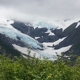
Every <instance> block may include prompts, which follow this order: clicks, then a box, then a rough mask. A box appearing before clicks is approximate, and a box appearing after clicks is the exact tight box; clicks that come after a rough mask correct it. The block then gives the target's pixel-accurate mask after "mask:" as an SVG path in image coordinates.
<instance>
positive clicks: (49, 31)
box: [45, 30, 55, 35]
mask: <svg viewBox="0 0 80 80" xmlns="http://www.w3.org/2000/svg"><path fill="white" fill-rule="evenodd" d="M45 33H49V35H55V34H54V33H52V32H51V30H47V32H45Z"/></svg>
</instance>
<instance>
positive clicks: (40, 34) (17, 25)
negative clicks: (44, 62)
mask: <svg viewBox="0 0 80 80" xmlns="http://www.w3.org/2000/svg"><path fill="white" fill-rule="evenodd" d="M79 31H80V25H79V20H73V21H71V20H70V21H67V22H65V21H63V23H62V22H59V21H58V22H56V21H54V22H53V23H48V22H37V23H34V22H33V23H23V22H19V21H13V20H9V19H0V45H1V46H3V47H4V48H7V47H8V48H10V50H11V49H12V50H13V51H12V52H13V54H16V55H18V52H19V51H20V52H22V53H23V54H26V55H27V54H28V49H30V50H31V54H30V55H31V56H34V53H36V57H41V58H43V57H46V58H48V59H50V60H51V59H52V58H54V59H56V53H58V54H60V53H61V52H64V54H67V52H69V51H73V54H78V55H80V53H79V52H80V32H79ZM5 45H6V47H5ZM8 51H9V50H8Z"/></svg>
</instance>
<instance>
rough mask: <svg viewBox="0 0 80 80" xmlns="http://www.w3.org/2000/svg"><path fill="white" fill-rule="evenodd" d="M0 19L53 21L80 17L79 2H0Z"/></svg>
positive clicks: (64, 0)
mask: <svg viewBox="0 0 80 80" xmlns="http://www.w3.org/2000/svg"><path fill="white" fill-rule="evenodd" d="M0 17H7V18H11V19H15V20H20V21H24V22H27V21H39V20H40V21H53V20H63V19H71V18H79V17H80V0H0Z"/></svg>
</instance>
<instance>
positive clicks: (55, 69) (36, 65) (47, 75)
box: [0, 55, 80, 80]
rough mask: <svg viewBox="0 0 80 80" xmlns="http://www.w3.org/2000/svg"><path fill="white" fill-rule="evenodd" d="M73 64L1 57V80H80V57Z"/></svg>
mask: <svg viewBox="0 0 80 80" xmlns="http://www.w3.org/2000/svg"><path fill="white" fill-rule="evenodd" d="M71 62H72V61H70V60H67V59H61V58H59V59H58V60H57V61H54V62H53V61H48V60H47V59H45V60H39V59H35V58H30V57H28V58H27V59H25V58H23V57H20V58H17V57H14V58H13V59H11V58H10V57H6V56H5V55H0V80H80V57H78V58H77V59H76V61H75V62H74V64H73V65H71V64H72V63H71Z"/></svg>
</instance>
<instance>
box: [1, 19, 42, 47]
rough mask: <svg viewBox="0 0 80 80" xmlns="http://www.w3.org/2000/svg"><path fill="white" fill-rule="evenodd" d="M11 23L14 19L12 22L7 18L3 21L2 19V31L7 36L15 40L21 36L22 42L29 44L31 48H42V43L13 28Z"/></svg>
mask: <svg viewBox="0 0 80 80" xmlns="http://www.w3.org/2000/svg"><path fill="white" fill-rule="evenodd" d="M11 23H12V21H10V22H7V20H6V21H4V20H3V21H2V22H1V21H0V33H1V34H4V35H5V36H6V37H9V38H11V39H13V40H18V38H19V39H20V40H21V41H22V42H24V43H25V44H27V45H28V46H29V47H30V48H34V49H42V47H41V44H40V43H39V42H38V41H36V40H35V39H33V38H31V37H30V36H28V35H25V34H23V33H21V32H20V31H18V30H17V29H15V28H13V27H12V26H11V25H10V24H11ZM17 37H18V38H17Z"/></svg>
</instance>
